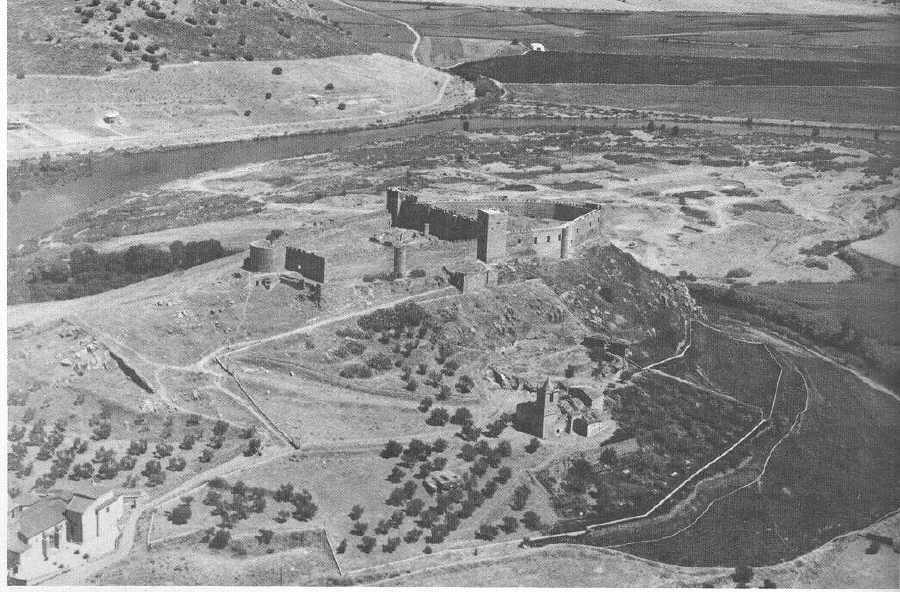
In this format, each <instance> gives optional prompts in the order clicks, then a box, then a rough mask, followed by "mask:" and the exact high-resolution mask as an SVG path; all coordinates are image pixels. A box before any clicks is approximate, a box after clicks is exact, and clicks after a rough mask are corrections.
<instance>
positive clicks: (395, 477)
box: [388, 467, 406, 483]
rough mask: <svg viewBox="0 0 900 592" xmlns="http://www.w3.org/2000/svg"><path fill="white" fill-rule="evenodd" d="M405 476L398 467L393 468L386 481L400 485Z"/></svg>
mask: <svg viewBox="0 0 900 592" xmlns="http://www.w3.org/2000/svg"><path fill="white" fill-rule="evenodd" d="M405 476H406V473H405V472H404V471H403V470H402V469H401V468H400V467H394V468H393V470H392V471H391V474H390V475H388V481H390V482H391V483H400V482H401V481H403V478H404V477H405Z"/></svg>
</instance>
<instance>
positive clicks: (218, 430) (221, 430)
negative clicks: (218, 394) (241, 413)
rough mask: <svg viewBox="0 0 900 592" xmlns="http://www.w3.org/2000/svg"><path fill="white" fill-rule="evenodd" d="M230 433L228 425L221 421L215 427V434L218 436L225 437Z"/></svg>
mask: <svg viewBox="0 0 900 592" xmlns="http://www.w3.org/2000/svg"><path fill="white" fill-rule="evenodd" d="M226 432H228V423H226V422H224V421H222V420H221V419H220V420H217V421H216V423H215V425H214V426H213V434H215V435H216V436H224V435H225V433H226Z"/></svg>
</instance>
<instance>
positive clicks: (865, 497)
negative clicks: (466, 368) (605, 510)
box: [621, 358, 900, 566]
mask: <svg viewBox="0 0 900 592" xmlns="http://www.w3.org/2000/svg"><path fill="white" fill-rule="evenodd" d="M793 361H794V362H795V363H796V364H797V366H798V367H799V369H800V370H801V372H802V373H803V375H804V376H806V378H807V382H808V385H809V391H810V402H809V408H808V410H806V412H805V413H803V414H802V416H801V423H800V426H799V429H797V430H796V431H795V432H796V433H795V434H794V435H792V436H790V437H789V438H787V439H786V440H785V441H784V442H783V443H782V444H781V445H780V446H779V447H778V448H777V449H776V451H775V453H774V455H773V456H772V458H771V461H770V463H769V465H768V468H767V470H766V472H765V475H764V476H763V478H762V480H761V484H760V486H759V487H757V486H756V485H755V484H754V485H751V486H749V487H746V488H743V489H740V490H738V491H736V492H735V493H734V494H733V495H728V496H727V497H724V498H723V499H722V500H721V501H718V502H716V503H715V504H714V505H713V506H712V508H711V509H710V511H709V512H708V513H707V514H705V515H704V516H703V517H702V518H700V520H699V521H697V522H696V523H695V524H694V525H693V526H691V527H690V528H688V529H687V530H685V531H684V532H683V533H681V534H678V535H676V536H673V537H671V538H666V539H663V540H660V541H658V542H653V543H635V544H626V545H624V546H623V547H621V548H622V550H625V551H628V552H630V553H635V554H637V555H640V556H643V557H648V558H651V559H653V560H656V561H663V562H667V563H675V564H680V565H739V564H746V565H754V566H756V565H767V564H773V563H778V562H780V561H785V560H788V559H790V558H792V557H795V556H797V555H799V554H802V553H804V552H807V551H809V550H811V549H813V548H815V547H817V546H819V545H821V544H823V543H824V542H826V541H828V540H829V539H831V538H832V537H834V536H837V535H839V534H841V533H843V532H847V531H849V530H853V529H856V528H862V527H864V526H866V525H868V524H871V523H872V522H874V521H875V520H877V519H878V518H879V517H881V516H882V515H884V514H885V513H887V512H889V511H891V510H893V509H895V508H896V507H897V505H898V503H900V491H898V489H897V486H896V483H897V480H898V478H900V475H898V463H897V459H896V455H895V454H894V451H896V450H897V447H898V446H900V435H898V432H897V430H896V426H897V422H898V421H900V405H898V403H897V401H896V400H894V399H892V398H890V397H888V396H887V395H884V394H882V393H879V392H876V391H873V390H871V389H869V388H868V387H866V386H865V385H864V384H863V383H862V382H860V381H859V380H857V379H856V378H855V377H853V376H852V375H850V374H849V373H847V372H845V371H842V370H840V369H838V368H836V367H834V366H832V365H830V364H828V363H827V362H823V361H820V360H817V359H808V358H802V359H795V360H793ZM801 386H802V385H801V383H799V382H797V381H796V380H794V381H792V382H791V383H789V384H787V385H786V388H785V392H786V394H787V395H788V396H787V398H788V399H793V400H794V403H793V405H792V406H793V407H794V409H796V404H797V399H798V396H799V395H800V394H802V389H801V388H800V387H801ZM790 393H793V394H790ZM672 530H674V529H672ZM650 531H653V532H652V534H654V535H655V537H653V538H657V537H660V536H666V535H667V534H670V532H669V529H667V528H666V527H662V528H656V529H648V532H647V533H645V534H651V532H650Z"/></svg>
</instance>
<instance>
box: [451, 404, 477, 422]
mask: <svg viewBox="0 0 900 592" xmlns="http://www.w3.org/2000/svg"><path fill="white" fill-rule="evenodd" d="M471 422H472V412H471V411H469V410H468V408H466V407H459V408H457V410H456V412H455V413H454V414H453V418H452V419H451V420H450V423H452V424H455V425H466V424H469V423H471Z"/></svg>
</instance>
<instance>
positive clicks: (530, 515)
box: [522, 510, 541, 530]
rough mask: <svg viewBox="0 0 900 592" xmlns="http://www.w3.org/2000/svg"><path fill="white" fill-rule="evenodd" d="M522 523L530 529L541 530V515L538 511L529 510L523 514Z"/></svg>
mask: <svg viewBox="0 0 900 592" xmlns="http://www.w3.org/2000/svg"><path fill="white" fill-rule="evenodd" d="M522 524H523V525H524V526H525V528H527V529H529V530H540V528H541V517H540V516H538V515H537V513H535V512H533V511H531V510H528V511H527V512H525V513H524V514H522Z"/></svg>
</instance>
